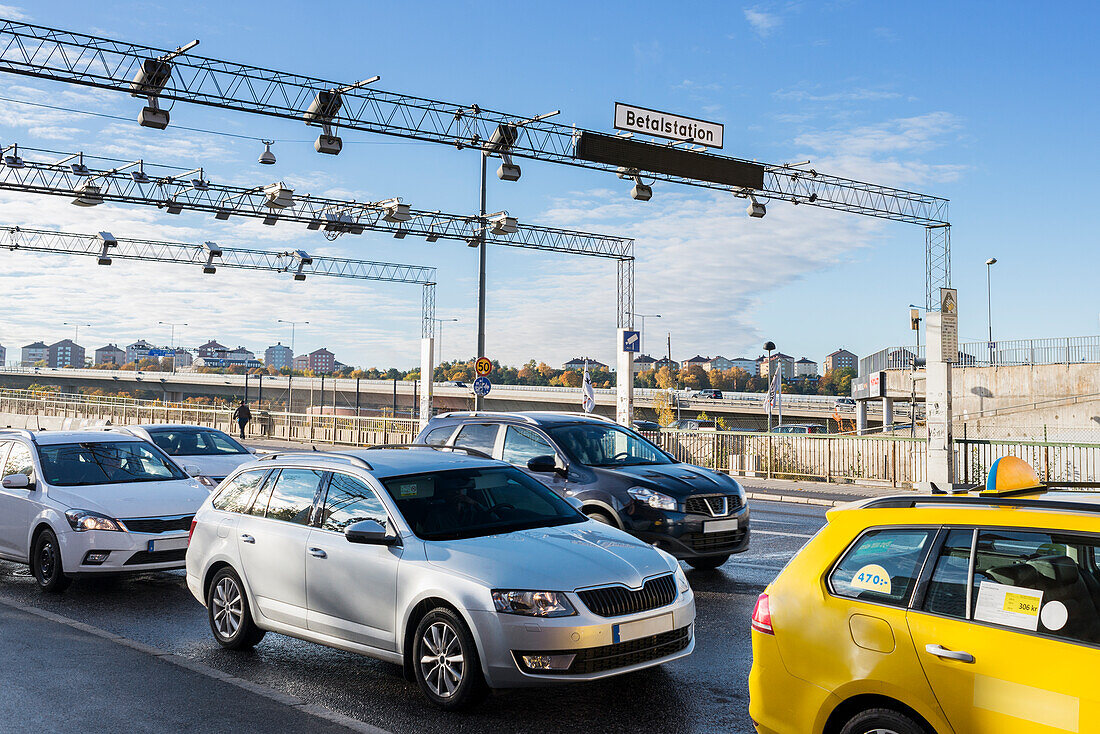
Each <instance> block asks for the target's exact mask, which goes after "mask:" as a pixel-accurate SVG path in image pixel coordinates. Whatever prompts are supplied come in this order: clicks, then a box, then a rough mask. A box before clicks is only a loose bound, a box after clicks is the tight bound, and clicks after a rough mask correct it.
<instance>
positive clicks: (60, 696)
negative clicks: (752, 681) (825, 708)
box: [0, 501, 824, 734]
mask: <svg viewBox="0 0 1100 734" xmlns="http://www.w3.org/2000/svg"><path fill="white" fill-rule="evenodd" d="M751 506H752V511H753V536H752V541H751V547H750V550H749V551H748V552H746V553H743V554H741V555H739V556H734V557H733V558H732V559H731V560H730V561H729V562H728V563H726V565H725V566H723V567H722V568H720V569H718V570H717V571H710V572H699V571H694V570H691V569H690V567H687V571H688V578H689V580H690V581H691V585H692V588H693V589H694V590H695V595H696V603H697V606H698V619H697V621H696V640H697V644H696V649H695V653H694V654H693V655H691V656H690V657H688V658H686V659H682V660H678V661H676V662H673V663H670V664H668V665H665V666H662V667H661V668H657V669H650V670H645V671H640V672H638V673H634V674H631V675H626V676H620V677H617V678H612V679H610V680H606V681H602V682H598V683H594V684H578V685H572V686H562V687H555V688H545V689H538V688H536V689H523V690H514V691H501V692H497V693H496V694H495V695H493V696H492V697H491V698H490V699H489V700H488V701H486V702H485V703H484V704H483V705H482V706H480V707H478V708H476V709H475V710H473V711H471V712H469V713H464V714H458V715H456V714H444V713H442V712H440V711H437V710H436V709H434V708H432V707H431V706H430V705H429V704H428V703H427V702H426V700H425V699H424V698H423V697H422V696H421V694H420V692H419V690H418V689H417V688H416V686H415V685H413V684H410V683H407V682H406V681H405V680H404V679H403V678H402V677H401V673H400V670H399V669H398V668H397V667H396V666H392V665H389V664H386V663H381V662H378V661H375V660H371V659H369V658H365V657H362V656H358V655H353V654H350V653H345V652H341V651H338V650H331V649H329V648H325V647H321V646H319V645H314V644H311V643H307V642H302V641H299V640H294V639H291V638H287V637H282V636H279V635H273V634H272V635H268V636H267V637H266V638H265V639H264V641H263V642H262V643H261V644H260V645H259V646H258V647H257V648H256V649H255V650H253V651H252V652H249V653H234V652H228V651H225V650H222V649H221V648H219V647H218V645H217V644H216V643H215V642H214V640H213V638H212V636H211V633H210V629H209V627H208V625H207V617H206V610H205V609H204V608H203V607H202V606H201V605H200V604H199V603H198V602H196V601H195V600H194V599H193V598H192V597H191V595H190V593H189V592H188V591H187V587H186V583H185V582H184V578H183V572H182V571H179V572H171V573H157V574H144V575H139V576H128V577H123V578H120V579H114V580H111V579H104V580H84V581H77V582H76V583H74V584H73V585H72V587H70V589H69V590H68V591H67V592H66V593H65V594H63V595H61V596H46V595H43V594H41V593H40V592H39V591H38V590H37V589H36V588H35V586H34V584H33V582H32V579H30V578H29V576H28V575H27V571H26V568H25V567H22V566H18V565H16V564H10V563H6V562H0V600H3V601H8V602H17V603H20V604H24V605H28V606H33V607H36V608H40V609H45V610H47V611H50V612H53V613H55V614H59V615H63V616H64V617H68V618H70V619H75V620H78V621H80V622H83V623H85V624H89V625H92V626H94V627H98V628H100V629H103V630H106V631H108V632H111V633H114V634H117V635H120V636H122V637H125V638H128V639H130V640H134V641H137V642H139V643H144V644H146V645H150V646H153V647H155V648H158V649H160V650H163V651H166V652H171V653H175V654H177V655H179V656H181V657H183V658H186V659H189V660H193V661H197V662H201V663H204V664H206V665H208V666H210V667H212V668H214V669H216V670H218V671H222V672H224V673H227V674H229V675H232V676H237V677H239V678H242V679H244V680H245V681H251V682H254V683H258V684H261V685H264V686H268V687H270V688H272V689H274V690H276V691H279V692H282V693H285V694H290V695H292V696H296V697H299V698H301V699H304V700H305V701H307V702H309V703H317V704H321V705H322V706H324V707H326V708H328V709H330V710H331V711H334V712H337V713H340V714H344V715H347V716H350V717H352V718H354V719H357V720H359V721H362V722H366V723H369V724H372V725H374V726H376V727H379V728H381V729H384V730H386V731H389V732H393V733H394V734H406V733H407V734H416V733H419V732H425V733H427V732H480V731H502V732H508V731H519V730H523V731H537V730H550V731H568V730H587V731H601V732H607V733H609V734H611V733H613V732H637V731H659V732H669V733H673V732H685V733H686V732H751V731H752V726H751V724H750V723H749V719H748V690H747V683H746V681H747V678H748V673H749V667H750V665H751V663H752V653H751V649H750V642H749V616H750V615H751V613H752V607H753V604H754V603H755V601H756V597H757V595H758V594H759V593H760V592H761V591H762V590H763V588H764V586H765V585H766V584H767V583H768V582H769V581H770V580H771V579H772V578H774V576H775V575H776V574H777V573H778V572H779V570H780V569H782V567H783V565H784V564H785V563H786V562H787V560H789V559H790V558H791V556H792V555H793V554H794V553H795V552H796V551H797V550H798V549H799V548H800V547H801V546H802V544H803V543H805V542H806V540H807V539H808V538H809V537H811V536H812V535H813V533H814V532H815V531H816V530H817V529H818V528H819V527H820V526H821V525H822V524H823V522H824V508H822V507H817V506H807V505H795V504H785V503H779V502H763V501H753V502H751ZM8 617H10V614H9V615H8ZM8 617H5V616H3V615H0V627H6V626H7V625H8ZM11 630H12V631H7V632H5V634H4V635H0V666H2V669H4V670H5V675H6V677H7V674H8V673H10V672H13V671H23V670H26V671H31V672H29V673H27V674H26V676H25V677H24V680H26V681H27V682H28V684H30V683H33V681H35V680H37V678H35V677H34V676H35V675H37V676H39V678H43V676H42V671H43V670H46V669H47V668H46V666H47V665H48V664H49V661H56V665H57V667H58V668H60V669H64V670H65V675H67V676H72V677H73V678H74V679H82V680H84V681H86V682H87V681H99V683H98V684H97V685H88V684H85V685H83V686H69V685H49V686H33V685H32V686H31V688H32V690H34V695H33V696H26V697H12V696H8V697H3V696H0V712H2V713H4V714H5V721H9V722H10V721H26V722H28V723H29V722H33V721H35V719H34V718H33V716H32V711H31V709H33V708H37V709H45V710H49V711H54V712H57V714H58V715H59V716H63V715H64V714H63V712H68V711H70V710H72V709H73V708H74V706H75V707H77V708H81V707H88V706H90V705H91V704H92V703H99V704H100V705H102V706H103V708H102V710H103V711H104V712H110V716H111V718H112V720H113V722H114V724H115V725H117V727H118V729H120V730H165V729H166V728H167V727H160V726H156V725H155V722H157V721H160V719H157V718H153V719H151V720H150V721H151V722H153V723H150V722H148V721H146V718H145V717H157V716H164V715H166V714H165V712H166V711H169V710H171V709H170V708H166V705H159V706H158V705H152V706H145V707H131V706H119V707H114V706H112V705H111V702H112V700H113V699H115V697H116V691H118V690H129V689H126V688H121V687H123V686H126V685H128V684H127V683H126V682H125V681H123V680H122V679H120V678H117V677H111V676H104V675H103V674H102V672H101V669H102V668H105V667H110V666H112V665H114V661H113V659H112V658H111V657H110V656H104V657H103V658H99V657H97V656H96V655H92V654H85V655H70V654H69V650H70V647H71V639H70V638H71V634H70V633H71V630H70V629H69V628H65V627H62V626H59V625H55V626H54V627H50V626H46V627H40V628H38V629H36V630H34V631H28V632H27V633H26V635H23V634H21V633H20V632H19V631H18V628H17V627H14V626H13V627H11ZM12 635H14V636H15V637H16V638H18V639H19V644H9V639H10V638H11V637H12ZM27 640H33V641H34V644H31V645H28V644H27ZM103 644H114V643H109V642H104V643H103ZM20 666H21V667H20ZM32 673H33V674H32ZM16 675H17V676H24V674H23V673H22V672H19V673H16ZM149 675H152V676H154V677H153V678H152V679H150V680H149V689H150V690H159V691H163V690H171V691H175V692H176V693H175V696H176V699H175V705H176V707H177V708H178V707H179V706H183V707H184V708H190V709H193V710H194V711H195V712H196V715H195V720H194V722H192V723H194V724H195V726H196V728H199V729H202V730H204V731H214V730H221V729H220V728H219V729H214V728H207V727H202V726H201V724H200V723H199V722H200V721H201V718H202V717H208V716H209V717H214V718H216V716H217V715H218V714H219V713H220V712H229V711H232V712H234V715H233V723H234V726H233V727H232V729H233V730H234V731H236V732H248V731H271V730H272V728H273V727H272V726H271V725H270V722H269V721H267V720H266V719H265V716H264V715H260V714H257V716H256V718H254V719H253V718H251V716H249V715H247V712H248V711H251V710H252V709H251V708H249V707H250V706H251V705H252V702H245V703H244V704H242V703H241V702H240V701H238V697H240V698H241V699H242V700H243V699H244V698H247V696H248V693H247V692H246V691H242V690H239V689H230V691H229V692H228V693H226V692H224V691H223V692H221V693H218V694H211V695H209V696H208V697H204V696H196V695H194V691H192V690H191V689H190V688H188V684H187V682H186V680H175V679H172V680H169V679H165V680H163V681H162V680H161V679H160V678H159V677H157V676H158V675H159V673H158V672H157V671H154V672H153V673H150V674H149ZM175 675H177V676H178V675H179V674H178V673H177V674H175ZM43 680H44V678H43ZM194 685H195V686H197V688H196V690H205V689H203V688H202V686H201V685H200V684H199V683H195V684H194ZM20 701H24V702H25V707H26V710H18V704H19V702H20ZM241 711H245V712H246V714H245V715H244V716H241V715H240V714H239V712H241ZM295 715H298V714H297V713H295ZM267 716H268V717H269V716H270V713H269V714H267ZM20 717H22V718H20ZM318 721H319V723H318V726H317V727H316V728H317V730H318V731H321V730H324V728H325V727H326V726H330V724H329V723H328V722H322V721H320V720H318ZM291 723H293V722H289V721H288V726H289V725H290V724H291ZM250 724H251V725H250ZM2 726H3V725H0V728H2ZM173 728H177V727H173ZM184 728H188V727H184ZM275 728H278V727H275ZM291 728H293V727H291ZM47 730H48V728H47ZM68 730H70V731H73V730H85V731H96V730H98V729H95V728H91V729H80V728H79V727H73V728H69V729H68ZM287 730H288V731H289V730H291V729H287Z"/></svg>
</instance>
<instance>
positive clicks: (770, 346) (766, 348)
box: [764, 342, 775, 433]
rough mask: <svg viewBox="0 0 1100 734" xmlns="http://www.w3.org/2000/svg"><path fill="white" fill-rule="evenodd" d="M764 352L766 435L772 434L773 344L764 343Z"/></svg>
mask: <svg viewBox="0 0 1100 734" xmlns="http://www.w3.org/2000/svg"><path fill="white" fill-rule="evenodd" d="M764 351H766V352H767V353H768V361H767V365H768V390H767V392H765V393H764V395H765V397H764V399H765V400H766V401H768V433H771V432H772V408H771V387H772V352H774V351H775V342H764Z"/></svg>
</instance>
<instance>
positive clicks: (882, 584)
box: [852, 563, 890, 594]
mask: <svg viewBox="0 0 1100 734" xmlns="http://www.w3.org/2000/svg"><path fill="white" fill-rule="evenodd" d="M852 588H854V589H865V590H866V591H876V592H878V593H879V594H889V593H890V574H888V573H886V569H885V568H883V567H882V566H880V565H878V564H877V563H870V564H868V565H866V566H864V567H863V568H861V569H859V570H858V571H856V575H855V576H853V577H852Z"/></svg>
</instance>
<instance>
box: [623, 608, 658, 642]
mask: <svg viewBox="0 0 1100 734" xmlns="http://www.w3.org/2000/svg"><path fill="white" fill-rule="evenodd" d="M671 630H672V615H671V614H662V615H660V616H658V617H650V618H649V619H639V620H638V621H636V622H622V623H620V624H613V625H611V641H612V642H630V641H631V640H637V639H639V638H641V637H651V636H653V635H659V634H661V633H662V632H670V631H671Z"/></svg>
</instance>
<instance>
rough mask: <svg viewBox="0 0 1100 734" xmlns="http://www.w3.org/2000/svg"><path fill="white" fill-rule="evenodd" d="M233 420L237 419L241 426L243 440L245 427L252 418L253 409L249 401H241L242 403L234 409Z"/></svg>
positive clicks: (242, 438)
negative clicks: (250, 407)
mask: <svg viewBox="0 0 1100 734" xmlns="http://www.w3.org/2000/svg"><path fill="white" fill-rule="evenodd" d="M233 420H235V421H237V425H238V426H240V427H241V440H242V441H243V440H244V428H245V426H247V425H248V422H249V421H250V420H252V411H251V410H249V409H248V403H246V402H245V401H243V400H242V401H241V404H240V405H238V406H237V409H236V410H234V411H233Z"/></svg>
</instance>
